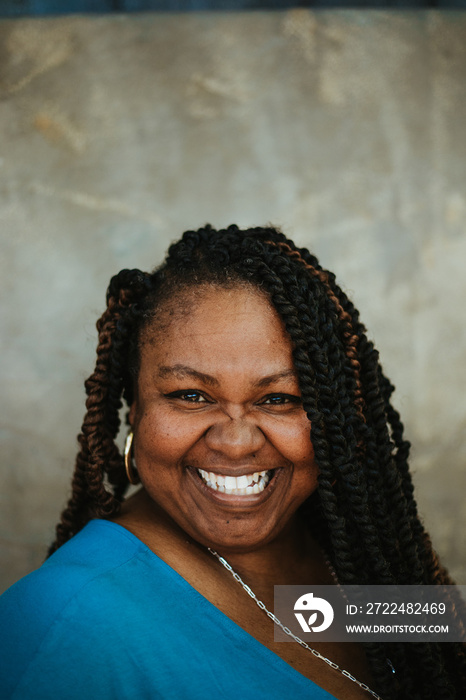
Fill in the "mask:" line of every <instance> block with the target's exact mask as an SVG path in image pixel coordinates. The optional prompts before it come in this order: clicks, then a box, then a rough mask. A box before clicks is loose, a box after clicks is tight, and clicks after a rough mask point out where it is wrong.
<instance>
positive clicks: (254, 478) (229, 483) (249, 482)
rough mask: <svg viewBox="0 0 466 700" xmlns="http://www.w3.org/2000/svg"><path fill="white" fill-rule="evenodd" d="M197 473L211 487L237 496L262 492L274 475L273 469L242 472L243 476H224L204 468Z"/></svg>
mask: <svg viewBox="0 0 466 700" xmlns="http://www.w3.org/2000/svg"><path fill="white" fill-rule="evenodd" d="M197 473H198V474H199V476H200V477H201V479H202V481H203V482H204V483H205V484H207V486H208V487H209V488H211V489H213V490H214V491H219V492H220V493H226V494H231V495H235V496H250V495H252V494H257V493H261V492H262V491H263V490H264V489H265V487H266V486H267V484H268V483H269V481H270V479H271V476H272V471H271V470H269V471H262V472H254V474H242V475H241V476H222V475H221V474H214V472H206V471H204V469H198V470H197Z"/></svg>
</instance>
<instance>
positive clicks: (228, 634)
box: [0, 520, 335, 700]
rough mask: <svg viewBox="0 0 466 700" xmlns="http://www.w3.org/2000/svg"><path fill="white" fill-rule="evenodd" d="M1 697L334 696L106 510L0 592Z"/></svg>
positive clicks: (203, 699)
mask: <svg viewBox="0 0 466 700" xmlns="http://www.w3.org/2000/svg"><path fill="white" fill-rule="evenodd" d="M0 696H1V697H2V699H3V700H13V699H14V700H23V699H26V698H27V699H31V700H55V699H57V700H116V699H118V700H123V699H126V698H127V699H128V700H139V699H140V698H147V700H156V699H157V698H163V699H166V698H169V699H170V700H172V699H173V700H175V699H176V700H178V699H179V700H182V699H183V700H211V699H212V700H214V698H215V700H217V699H218V698H222V700H238V699H239V698H241V699H242V700H278V699H280V700H290V698H293V699H294V698H306V700H307V699H312V700H335V698H334V696H333V695H331V694H330V693H328V692H326V691H325V690H323V689H322V688H320V687H318V686H317V685H316V684H315V683H313V682H312V681H310V680H309V679H307V678H305V677H304V676H303V675H301V674H300V673H298V672H297V671H295V670H294V669H293V668H292V667H291V666H289V665H288V664H287V663H286V662H285V661H283V659H281V658H280V657H279V656H277V655H276V654H274V653H273V652H272V651H270V649H268V648H267V647H265V646H263V645H262V644H260V642H258V641H257V640H256V639H254V637H252V636H251V635H249V634H248V633H247V632H245V631H244V630H243V629H242V628H241V627H239V626H238V625H237V624H235V623H234V622H233V621H232V620H230V619H229V618H228V617H227V616H226V615H224V614H223V613H222V612H220V610H218V609H217V608H216V607H215V606H214V605H212V604H211V603H210V602H209V601H208V600H207V599H206V598H204V597H203V596H202V595H200V593H198V592H197V591H196V590H195V589H194V588H193V587H192V586H191V585H190V584H189V583H188V582H187V581H185V580H184V579H183V578H182V577H181V576H180V575H179V574H178V573H177V572H176V571H174V570H173V569H172V568H171V567H169V566H168V565H167V564H166V563H165V562H164V561H163V560H162V559H160V558H159V557H157V556H156V555H155V554H154V553H153V552H152V551H151V550H150V549H149V548H148V547H146V545H145V544H143V543H142V542H141V541H140V540H138V539H137V537H135V536H134V535H132V534H131V533H130V532H129V531H128V530H126V529H125V528H123V527H121V526H120V525H116V524H115V523H111V522H108V521H105V520H93V521H91V522H90V523H89V524H88V525H87V526H86V527H85V528H84V529H83V530H82V531H81V532H80V533H79V534H78V535H76V537H74V538H73V539H72V540H70V541H69V542H68V543H67V544H65V545H64V546H63V547H61V548H60V549H59V550H58V551H57V552H55V554H54V555H53V556H52V557H51V558H50V559H48V560H47V561H46V563H45V564H43V566H42V567H41V568H40V569H38V570H37V571H35V572H33V573H32V574H30V575H29V576H26V577H25V578H23V579H22V580H21V581H19V582H18V583H16V584H15V585H14V586H12V587H11V588H10V589H9V590H8V591H7V592H6V593H5V594H4V595H3V596H2V597H1V598H0Z"/></svg>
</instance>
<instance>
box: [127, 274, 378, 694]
mask: <svg viewBox="0 0 466 700" xmlns="http://www.w3.org/2000/svg"><path fill="white" fill-rule="evenodd" d="M190 303H191V302H190V298H189V296H187V295H186V293H185V296H184V297H183V296H182V295H180V297H179V298H177V299H176V300H174V301H173V302H171V305H170V306H168V304H167V309H166V313H165V314H163V310H162V316H165V322H164V330H163V333H159V332H158V331H159V329H160V326H154V327H152V328H149V329H147V330H146V332H145V334H144V337H143V343H142V347H141V363H140V370H139V375H138V383H137V387H136V398H135V401H134V403H133V405H132V406H131V410H130V422H131V425H132V427H133V431H134V457H135V462H136V465H137V469H138V474H139V476H140V479H141V482H142V486H143V488H142V489H141V490H140V491H139V492H138V493H136V494H135V495H134V496H133V497H132V498H130V499H128V500H127V501H126V503H125V504H124V506H123V509H122V512H121V514H120V516H119V517H118V518H117V519H116V522H117V523H119V524H120V525H122V526H124V527H126V528H127V529H128V530H130V531H131V532H133V533H134V534H135V535H136V536H137V537H138V538H139V539H140V540H141V541H143V542H144V543H145V544H146V545H147V546H148V547H149V548H150V549H151V550H152V551H153V552H155V553H156V554H157V555H158V556H159V557H160V558H161V559H163V560H164V561H165V562H166V563H167V564H169V565H170V566H171V567H172V568H173V569H175V570H176V571H177V572H178V573H179V574H180V575H181V576H182V577H183V578H185V579H186V581H188V583H190V584H191V585H192V586H193V587H194V588H195V589H196V590H197V591H198V592H199V593H201V594H202V595H203V596H204V597H205V598H207V599H208V600H209V601H210V602H211V603H212V604H213V605H215V606H216V607H217V608H218V609H219V610H221V611H222V612H223V613H224V614H225V615H227V616H228V617H229V618H230V619H232V620H233V621H234V622H235V623H237V624H238V625H239V626H240V627H242V628H243V629H244V630H246V631H247V632H249V634H251V635H252V636H253V637H255V638H256V639H257V640H258V641H259V642H260V643H262V644H264V645H265V646H266V647H268V648H269V649H271V650H272V651H273V652H274V653H276V654H277V655H278V656H280V657H281V658H282V659H284V660H285V661H286V662H287V663H288V664H290V665H291V666H292V667H293V668H295V669H296V670H297V671H299V672H300V673H302V674H303V675H304V676H306V677H308V678H310V679H312V680H313V681H314V682H315V683H317V684H318V685H320V686H321V687H323V688H324V689H326V690H328V691H329V692H330V693H332V694H333V695H334V696H335V697H336V698H341V699H343V698H345V700H357V699H358V698H360V699H362V698H367V697H369V695H368V694H367V693H366V692H365V691H363V690H362V689H361V688H360V687H359V686H357V685H356V684H354V683H352V682H351V681H349V680H348V679H347V678H345V677H344V676H342V675H341V674H340V673H339V672H338V671H335V670H334V669H332V668H330V667H329V666H328V665H327V664H325V663H324V662H323V661H321V660H319V659H316V658H315V657H314V656H313V655H312V654H310V653H309V651H307V650H305V649H303V648H302V647H300V646H299V645H298V644H292V643H287V644H285V643H278V642H275V641H274V629H273V628H274V623H273V622H272V621H271V620H270V619H269V618H268V617H267V616H266V615H265V614H264V612H263V611H261V610H260V609H259V608H258V607H257V605H256V604H255V602H254V601H253V600H252V599H251V598H250V597H249V596H248V595H247V594H246V593H245V591H244V590H243V589H242V587H241V586H240V585H239V584H238V583H237V582H236V581H235V580H234V579H233V577H232V576H231V574H230V573H229V572H228V571H226V569H224V568H223V567H222V566H221V564H220V563H219V562H218V561H217V560H216V559H215V558H214V557H213V556H212V555H211V554H210V553H209V552H208V551H207V547H212V548H213V549H215V550H216V551H218V552H219V554H221V555H222V556H224V557H225V558H226V559H227V560H228V562H229V563H230V564H231V566H232V567H233V568H234V570H235V571H237V572H238V573H239V574H240V576H241V577H242V579H243V580H244V581H245V583H247V584H248V585H249V586H250V587H251V588H252V590H253V591H254V593H255V594H256V596H257V597H258V598H259V599H260V600H262V601H263V602H264V603H265V605H266V606H267V608H268V609H269V610H273V593H274V588H273V587H274V585H280V584H281V585H298V584H303V585H311V584H332V583H333V579H332V576H331V573H330V571H329V568H328V565H327V564H326V561H325V556H324V554H323V552H322V551H321V549H320V548H319V546H318V545H317V543H316V541H315V540H314V538H313V537H312V533H310V532H308V531H307V530H306V528H305V527H304V526H303V524H302V522H301V520H300V516H299V508H300V506H301V505H302V503H303V502H304V501H305V500H306V499H307V498H308V497H309V496H310V495H311V494H312V493H313V492H314V490H315V489H316V488H317V467H316V465H315V462H314V454H313V449H312V443H311V441H310V438H309V436H310V427H311V426H310V423H309V421H308V419H307V416H306V414H305V413H304V411H303V409H302V406H301V403H300V394H299V387H298V382H297V377H296V373H295V371H294V366H293V360H292V346H291V342H290V340H289V338H288V336H287V334H286V332H285V330H284V328H283V325H282V322H281V320H280V318H279V316H278V314H277V313H276V311H275V310H274V309H273V307H272V306H271V305H270V304H269V302H268V301H267V299H266V298H265V297H264V296H263V295H262V294H261V293H260V292H258V291H256V290H253V289H251V288H249V287H235V288H232V289H219V288H212V287H207V286H206V287H205V288H204V289H202V288H201V290H198V293H197V296H196V303H195V304H194V305H192V304H191V306H192V308H190V309H189V314H187V313H186V307H187V306H189V304H190ZM177 309H178V311H177ZM181 309H183V312H182V311H181ZM168 319H169V320H168ZM199 470H201V471H199ZM203 474H204V475H206V474H211V477H203ZM258 474H266V475H267V476H265V477H263V480H262V481H259V477H258V476H257V475H258ZM243 475H245V476H249V477H250V480H253V476H254V475H256V476H255V477H254V480H253V484H256V483H260V486H258V487H257V486H256V487H254V486H253V485H251V486H248V488H246V489H242V488H240V487H241V486H242V485H243V481H241V480H240V481H239V482H238V481H236V482H234V483H235V484H236V486H235V487H234V488H233V489H230V491H231V492H230V493H228V492H224V491H225V489H224V490H223V491H222V487H221V486H220V487H219V484H220V482H222V484H223V481H222V477H230V478H231V477H234V478H235V479H238V478H239V479H240V478H241V477H242V476H243ZM209 478H210V479H211V481H209ZM212 480H213V481H212ZM209 484H210V485H209ZM225 484H228V482H227V481H225ZM230 485H231V484H230ZM254 488H255V491H256V492H254V493H253V492H252V490H253V489H254ZM315 648H316V649H317V650H318V651H320V653H322V654H323V655H324V656H327V657H328V658H330V659H331V660H332V661H334V662H336V663H337V664H338V665H339V666H340V667H341V668H344V669H346V670H347V671H349V672H350V673H352V674H353V675H354V676H356V678H358V680H360V681H362V682H365V683H367V684H368V685H369V686H370V685H371V678H370V674H369V671H368V667H367V662H366V659H365V655H364V652H363V650H362V647H360V646H359V645H356V644H349V643H346V644H334V643H321V644H319V645H317V644H316V645H315Z"/></svg>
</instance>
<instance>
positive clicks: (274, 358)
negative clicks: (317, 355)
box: [130, 286, 317, 552]
mask: <svg viewBox="0 0 466 700" xmlns="http://www.w3.org/2000/svg"><path fill="white" fill-rule="evenodd" d="M130 420H131V424H132V426H133V429H134V433H135V436H134V456H135V461H136V466H137V470H138V473H139V476H140V478H141V482H142V484H143V486H144V488H145V490H146V491H147V493H148V495H149V496H150V498H151V499H152V500H153V501H154V502H155V503H156V504H158V506H159V507H161V508H162V509H163V510H164V511H165V512H166V513H167V514H168V515H169V516H170V517H171V518H172V519H173V520H174V521H175V522H176V523H177V524H178V525H179V526H180V527H181V528H182V529H183V530H184V531H185V532H187V533H188V534H189V535H190V536H191V537H193V538H194V539H195V540H196V541H198V542H200V543H201V544H203V545H205V546H212V547H215V548H218V549H220V550H221V551H224V552H226V551H227V550H231V551H246V550H247V549H253V548H257V547H259V546H261V545H263V544H266V543H268V542H270V541H271V540H273V539H274V538H276V537H277V536H278V535H279V534H280V533H281V532H282V531H283V529H284V528H285V526H286V525H287V524H288V523H289V522H290V520H291V519H292V518H293V515H294V514H295V512H296V510H297V508H298V507H299V506H300V505H301V503H303V501H304V500H305V499H306V498H308V496H309V495H310V494H311V493H312V492H313V491H314V490H315V488H316V485H317V467H316V465H315V462H314V454H313V450H312V445H311V442H310V428H311V426H310V423H309V421H308V419H307V417H306V414H305V413H304V411H303V409H302V406H301V400H300V392H299V388H298V382H297V378H296V373H295V369H294V365H293V360H292V346H291V342H290V339H289V338H288V336H287V334H286V332H285V330H284V327H283V324H282V322H281V320H280V318H279V316H278V314H277V312H276V311H275V310H274V308H273V307H272V306H271V305H270V304H269V302H268V301H267V299H266V298H265V296H263V295H262V294H261V293H260V292H258V291H256V290H254V289H253V288H249V287H235V288H232V289H225V288H221V287H212V286H209V287H207V286H206V287H201V288H196V290H195V291H194V294H193V293H190V292H189V291H187V292H182V293H180V295H179V297H177V298H176V299H175V300H172V301H171V302H169V303H167V304H166V306H165V308H163V309H162V315H161V316H160V314H159V317H158V319H156V320H155V321H154V323H153V326H152V328H149V329H148V330H146V332H145V334H144V342H143V345H142V347H141V362H140V371H139V376H138V385H137V392H136V399H135V401H134V403H133V405H132V407H131V412H130Z"/></svg>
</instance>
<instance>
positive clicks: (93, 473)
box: [49, 270, 149, 554]
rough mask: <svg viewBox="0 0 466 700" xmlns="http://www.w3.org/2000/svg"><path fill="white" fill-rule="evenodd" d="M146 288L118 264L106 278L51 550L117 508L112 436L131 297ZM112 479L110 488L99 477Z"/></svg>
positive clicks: (117, 461) (122, 483) (119, 465)
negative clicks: (65, 498) (67, 489)
mask: <svg viewBox="0 0 466 700" xmlns="http://www.w3.org/2000/svg"><path fill="white" fill-rule="evenodd" d="M148 291H149V282H148V275H146V274H145V273H142V272H140V271H139V270H122V271H121V272H120V273H119V274H118V275H116V276H115V277H114V278H112V280H111V283H110V286H109V289H108V293H107V309H106V310H105V311H104V313H103V314H102V316H101V318H100V319H99V320H98V321H97V331H98V334H99V342H98V346H97V361H96V366H95V370H94V372H93V373H92V374H91V376H90V377H89V379H87V380H86V382H85V388H86V394H87V397H88V398H87V401H86V408H87V412H86V415H85V417H84V420H83V425H82V431H81V434H80V435H79V437H78V441H79V444H80V451H79V452H78V455H77V457H76V467H75V473H74V476H73V482H72V495H71V498H70V500H69V502H68V504H67V507H66V508H65V510H64V511H63V513H62V517H61V521H60V522H59V524H58V525H57V534H56V540H55V542H54V543H53V544H52V545H51V547H50V550H49V554H52V553H53V552H54V551H55V550H56V549H57V548H58V547H60V546H61V545H62V544H63V543H64V542H66V541H67V540H68V539H70V538H71V537H72V536H73V535H75V534H76V533H77V532H78V531H79V530H80V529H81V528H82V527H83V526H84V525H85V524H86V523H87V522H88V521H89V520H90V519H91V518H92V517H103V518H105V517H107V518H108V517H112V516H115V515H116V514H117V513H118V511H119V508H120V504H121V499H122V498H123V496H124V493H125V491H126V489H127V487H128V483H127V481H126V480H125V477H124V466H123V461H122V457H121V455H120V453H119V450H118V447H117V445H116V444H115V437H116V435H117V434H118V430H119V427H120V417H119V410H120V408H121V405H122V402H121V395H122V392H123V388H124V384H125V382H127V380H128V377H127V374H125V373H123V369H122V368H123V367H124V366H126V365H127V360H128V354H129V344H130V337H131V335H132V326H133V325H134V321H133V317H134V306H133V304H134V302H135V301H137V300H138V299H140V298H141V297H143V296H144V295H146V294H147V293H148ZM105 475H107V477H108V480H109V482H110V483H111V484H113V485H114V487H115V491H114V493H111V492H110V491H108V490H107V488H106V487H105V484H104V477H105Z"/></svg>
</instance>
